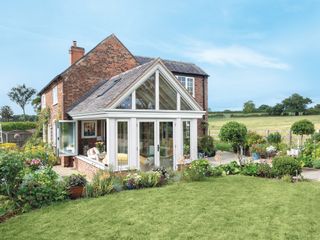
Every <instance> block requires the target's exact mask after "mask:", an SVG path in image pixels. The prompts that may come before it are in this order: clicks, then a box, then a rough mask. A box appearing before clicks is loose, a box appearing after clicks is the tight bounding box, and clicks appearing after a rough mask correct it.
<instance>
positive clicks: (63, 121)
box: [55, 120, 78, 157]
mask: <svg viewBox="0 0 320 240" xmlns="http://www.w3.org/2000/svg"><path fill="white" fill-rule="evenodd" d="M60 123H75V136H74V137H75V146H74V147H75V148H74V153H73V154H68V153H62V152H60V141H61V139H60V138H61V136H60V135H61V131H60ZM58 125H59V127H58ZM55 127H57V129H56V136H57V140H56V143H57V146H56V147H57V149H58V155H59V157H63V156H66V157H69V156H77V155H78V121H76V120H59V121H56V125H55Z"/></svg>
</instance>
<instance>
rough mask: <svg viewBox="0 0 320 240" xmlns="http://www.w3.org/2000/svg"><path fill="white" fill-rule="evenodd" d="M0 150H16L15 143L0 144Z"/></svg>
mask: <svg viewBox="0 0 320 240" xmlns="http://www.w3.org/2000/svg"><path fill="white" fill-rule="evenodd" d="M0 150H18V147H17V144H16V143H0Z"/></svg>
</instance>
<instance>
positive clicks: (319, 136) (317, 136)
mask: <svg viewBox="0 0 320 240" xmlns="http://www.w3.org/2000/svg"><path fill="white" fill-rule="evenodd" d="M311 139H312V141H313V142H316V143H318V142H320V132H318V133H314V134H313V135H312V138H311Z"/></svg>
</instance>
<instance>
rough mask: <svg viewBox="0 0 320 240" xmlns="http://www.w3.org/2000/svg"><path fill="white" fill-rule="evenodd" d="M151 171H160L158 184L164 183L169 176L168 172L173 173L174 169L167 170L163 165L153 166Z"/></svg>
mask: <svg viewBox="0 0 320 240" xmlns="http://www.w3.org/2000/svg"><path fill="white" fill-rule="evenodd" d="M152 171H154V172H159V173H160V176H161V179H160V181H161V183H160V185H164V184H165V183H167V182H168V180H169V179H170V178H171V177H170V173H171V174H175V171H171V172H169V171H168V170H167V169H166V168H165V167H159V168H155V169H153V170H152Z"/></svg>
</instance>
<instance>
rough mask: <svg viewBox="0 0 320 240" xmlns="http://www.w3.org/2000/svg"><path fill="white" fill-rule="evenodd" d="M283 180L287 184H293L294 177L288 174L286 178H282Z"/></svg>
mask: <svg viewBox="0 0 320 240" xmlns="http://www.w3.org/2000/svg"><path fill="white" fill-rule="evenodd" d="M281 180H282V181H284V182H287V183H291V182H292V176H291V175H289V174H286V175H284V176H282V177H281Z"/></svg>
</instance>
